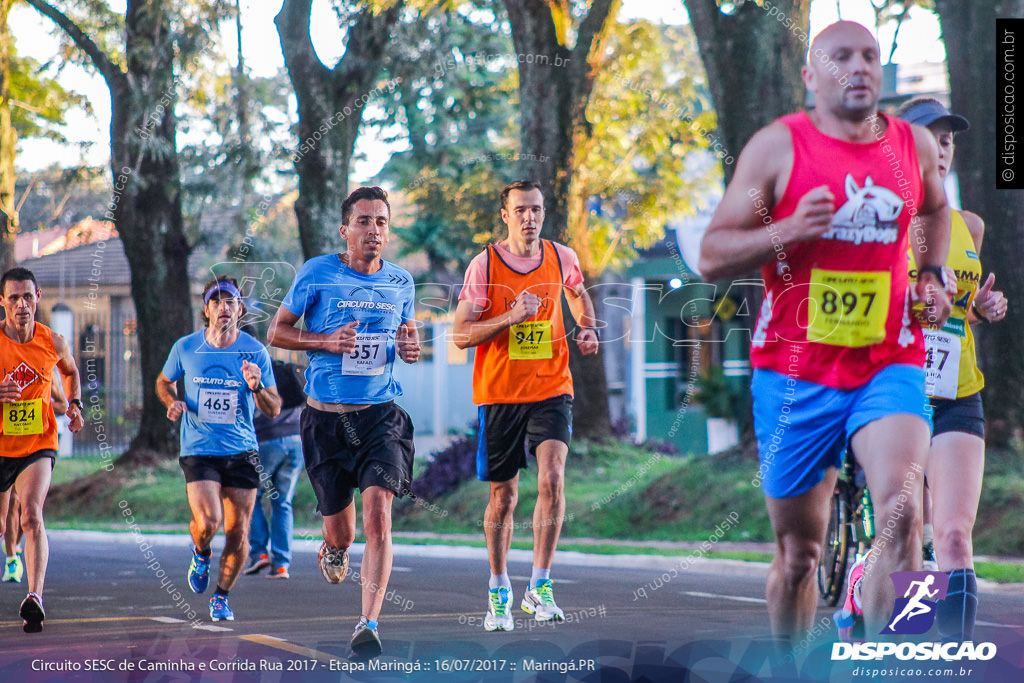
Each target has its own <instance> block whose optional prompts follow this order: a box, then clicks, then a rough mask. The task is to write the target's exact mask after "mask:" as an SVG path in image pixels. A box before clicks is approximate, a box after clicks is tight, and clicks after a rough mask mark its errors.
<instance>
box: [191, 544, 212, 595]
mask: <svg viewBox="0 0 1024 683" xmlns="http://www.w3.org/2000/svg"><path fill="white" fill-rule="evenodd" d="M211 557H212V554H211ZM208 585H210V557H203V556H202V555H200V554H199V549H198V548H192V564H190V565H189V566H188V587H189V588H191V589H192V592H193V593H202V592H203V591H205V590H206V587H207V586H208Z"/></svg>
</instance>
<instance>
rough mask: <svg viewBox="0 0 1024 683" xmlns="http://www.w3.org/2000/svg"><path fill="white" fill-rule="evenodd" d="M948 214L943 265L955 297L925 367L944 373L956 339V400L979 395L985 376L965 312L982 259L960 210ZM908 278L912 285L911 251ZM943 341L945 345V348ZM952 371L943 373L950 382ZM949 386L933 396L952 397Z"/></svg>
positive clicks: (975, 289) (930, 345)
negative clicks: (949, 271) (946, 254)
mask: <svg viewBox="0 0 1024 683" xmlns="http://www.w3.org/2000/svg"><path fill="white" fill-rule="evenodd" d="M950 213H951V215H952V217H953V220H952V225H951V228H950V236H949V257H948V258H947V260H946V265H947V266H949V267H950V268H952V269H953V270H954V271H955V272H956V295H955V296H954V297H953V298H952V303H953V310H952V312H951V313H950V315H949V320H947V321H946V324H945V325H944V326H943V328H942V330H940V331H939V332H940V333H941V334H939V335H935V334H934V333H932V335H933V337H932V338H931V339H929V343H928V358H927V360H926V364H925V367H926V370H928V371H929V374H930V375H931V374H932V371H934V372H935V373H936V374H937V373H940V372H941V371H942V370H944V369H945V368H944V367H943V366H944V363H945V362H946V360H947V358H948V355H949V354H950V352H951V351H953V349H952V348H950V346H949V342H952V341H953V340H959V342H960V348H959V356H960V361H959V368H958V372H957V374H956V387H955V396H956V398H963V397H964V396H970V395H971V394H976V393H978V392H979V391H981V389H982V388H983V387H984V386H985V377H984V375H982V374H981V370H980V369H978V360H977V354H976V352H975V349H974V334H973V333H972V332H971V326H970V324H969V323H968V322H967V311H969V310H970V309H971V304H972V303H973V302H974V295H975V294H977V292H978V286H979V285H980V284H981V260H980V259H979V258H978V253H977V251H976V250H975V246H974V238H972V237H971V232H970V230H968V229H967V223H966V222H964V219H963V216H961V215H960V212H959V211H951V212H950ZM910 279H911V284H913V283H915V282H917V266H916V264H915V262H914V254H913V251H912V250H911V253H910ZM944 342H946V344H945V345H944ZM951 371H952V369H949V370H946V373H947V377H948V378H949V379H950V380H951V379H952V378H951V376H950V373H951ZM940 382H941V380H940ZM949 385H950V382H946V383H945V385H944V386H946V387H947V390H946V395H942V393H941V391H939V390H936V391H933V392H932V393H934V394H936V396H935V397H938V398H953V394H952V393H950V391H949V389H948V387H949ZM936 386H938V385H936Z"/></svg>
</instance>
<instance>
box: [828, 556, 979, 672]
mask: <svg viewBox="0 0 1024 683" xmlns="http://www.w3.org/2000/svg"><path fill="white" fill-rule="evenodd" d="M889 578H891V579H892V582H893V585H894V586H895V587H896V596H897V597H896V604H895V605H894V606H893V610H892V615H891V616H890V617H889V623H888V624H886V626H885V628H883V629H882V631H881V634H882V635H897V634H902V635H920V634H922V633H927V632H928V629H930V628H931V627H932V624H933V623H935V605H936V603H938V602H939V601H940V600H942V599H944V598H945V597H946V591H947V589H948V588H949V576H948V575H947V574H945V573H943V572H893V573H892V574H890V575H889ZM889 656H895V657H896V658H897V659H900V660H911V659H912V660H916V661H928V660H931V661H936V660H942V661H946V662H950V661H957V660H961V659H966V660H969V661H978V660H982V661H985V660H989V659H992V658H993V657H995V656H996V646H995V644H994V643H977V644H975V643H972V642H969V641H968V642H965V643H895V642H867V643H833V644H832V661H838V660H851V659H852V660H870V659H882V658H883V657H889Z"/></svg>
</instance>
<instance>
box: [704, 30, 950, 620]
mask: <svg viewBox="0 0 1024 683" xmlns="http://www.w3.org/2000/svg"><path fill="white" fill-rule="evenodd" d="M803 80H804V84H805V86H806V87H807V89H808V90H809V91H811V92H813V93H814V96H815V108H814V109H813V110H812V111H810V112H807V113H804V112H800V113H798V114H793V115H790V116H786V117H783V118H781V119H779V120H777V121H775V122H774V123H772V124H770V125H768V126H766V127H765V128H763V129H761V130H760V131H758V132H757V133H756V134H755V135H754V136H753V137H752V138H751V140H750V142H749V143H747V145H746V147H745V148H744V150H743V152H742V154H741V155H740V157H739V159H738V162H737V165H736V173H735V175H734V176H733V178H732V181H731V182H730V183H729V186H728V188H726V191H725V196H724V197H723V198H722V201H721V203H720V204H719V205H718V208H717V209H716V211H715V215H714V217H713V218H712V219H711V225H710V226H709V227H708V231H707V234H706V235H705V237H704V242H703V244H702V245H701V263H700V270H701V273H702V275H703V276H704V277H705V278H706V279H707V280H708V281H712V280H717V279H721V278H725V277H733V276H737V275H740V274H743V273H746V272H748V271H749V270H750V269H752V268H754V267H756V266H761V267H762V277H763V278H764V281H765V287H766V294H765V301H764V305H763V306H762V308H761V315H760V317H759V319H758V324H757V328H756V329H755V331H754V333H753V335H752V337H751V364H752V365H753V367H754V368H755V370H754V374H753V379H752V381H751V392H752V394H753V396H754V423H755V431H756V433H757V440H758V451H759V456H760V461H761V469H760V472H761V477H760V484H761V486H762V488H763V489H764V493H765V497H766V503H767V507H768V514H769V517H770V519H771V522H772V528H773V530H774V532H775V540H776V545H777V553H776V556H775V559H774V561H773V562H772V565H771V568H770V570H769V574H768V579H767V587H766V594H767V599H768V611H769V616H770V619H771V624H772V630H773V631H774V632H775V633H776V634H777V635H779V636H781V637H783V638H787V637H788V638H792V637H796V638H799V637H800V635H801V634H802V633H803V632H806V630H807V629H809V628H810V626H811V622H812V621H813V619H814V613H815V607H816V602H817V596H816V594H815V585H814V584H815V581H814V574H815V567H816V566H817V562H818V558H819V557H820V555H821V548H822V542H823V540H824V538H825V527H826V523H827V518H828V511H829V499H830V498H831V497H832V492H833V487H834V484H835V480H836V471H837V467H838V466H839V465H840V464H841V458H842V453H843V450H844V448H845V447H846V446H847V445H848V444H849V445H850V446H851V447H852V450H853V452H854V453H855V455H856V457H857V459H858V461H859V462H860V464H861V466H862V467H863V468H864V471H865V474H866V475H867V483H868V486H869V487H870V489H871V494H872V496H871V497H872V499H873V501H874V504H875V522H876V524H875V526H876V528H877V529H879V533H878V536H877V538H878V540H879V541H882V540H884V545H885V546H886V547H885V548H884V549H881V552H873V553H872V555H873V556H874V564H875V565H876V566H875V567H874V571H871V570H870V568H869V569H868V571H867V572H866V573H865V579H864V586H865V589H864V596H863V605H862V607H863V610H864V616H865V621H866V625H867V626H868V627H869V628H871V629H872V630H873V633H874V634H877V633H879V632H880V631H881V628H882V627H883V626H884V625H885V624H886V623H888V617H889V614H890V613H891V611H892V607H893V604H894V600H895V595H894V591H893V586H892V583H891V582H890V580H889V574H890V573H891V572H894V571H901V570H902V571H906V570H919V569H920V568H921V495H922V490H923V487H922V482H923V479H924V477H923V473H924V466H925V460H926V458H927V455H928V442H929V436H930V434H929V422H928V418H927V414H926V412H925V405H926V400H927V399H926V398H925V396H924V372H923V370H922V369H921V364H922V362H923V360H924V342H923V339H922V334H921V329H920V325H919V324H918V321H917V320H915V319H914V318H913V316H912V315H911V310H912V304H913V300H914V299H915V298H918V299H921V300H923V301H924V304H925V307H924V313H923V316H924V320H925V322H927V324H929V325H934V326H939V327H941V326H942V324H943V322H944V321H945V319H946V317H947V316H948V315H949V311H950V302H949V299H948V297H947V296H946V293H945V292H944V287H943V285H944V282H943V279H944V273H943V270H942V267H943V265H944V264H945V262H946V254H947V251H948V248H949V220H950V219H949V208H948V207H947V205H946V197H945V192H944V191H943V188H942V181H941V180H940V178H939V174H938V161H937V160H938V153H937V151H936V147H935V140H934V139H933V137H932V135H931V134H930V133H929V132H928V131H927V130H925V129H924V128H921V127H918V126H913V127H912V126H910V125H909V124H907V123H904V122H903V121H900V120H899V119H896V118H893V117H888V116H885V115H883V114H880V113H879V112H878V98H879V91H880V89H881V84H882V67H881V63H880V61H879V50H878V43H877V42H876V41H875V38H874V36H873V35H872V34H871V33H870V32H869V31H868V30H867V29H865V28H864V27H863V26H861V25H859V24H856V23H853V22H848V21H841V22H838V23H835V24H832V25H831V26H829V27H827V28H825V29H824V30H823V31H822V32H821V33H820V34H818V36H817V37H816V38H815V39H814V41H813V42H812V44H811V49H810V52H809V54H808V64H807V66H805V67H804V69H803ZM908 244H909V245H912V246H913V248H914V250H915V252H916V257H917V262H918V263H919V264H920V268H919V271H920V275H919V276H918V281H917V285H916V287H915V288H911V287H910V286H909V280H908V278H907V277H906V272H905V271H906V269H907V249H908ZM868 637H871V636H870V635H869V636H868Z"/></svg>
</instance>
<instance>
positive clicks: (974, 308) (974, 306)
mask: <svg viewBox="0 0 1024 683" xmlns="http://www.w3.org/2000/svg"><path fill="white" fill-rule="evenodd" d="M971 310H972V311H974V317H975V318H977V319H978V320H980V321H982V322H986V323H987V322H990V321H989V319H988V318H986V317H985V316H983V315H982V314H981V311H979V310H978V302H977V301H972V302H971Z"/></svg>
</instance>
